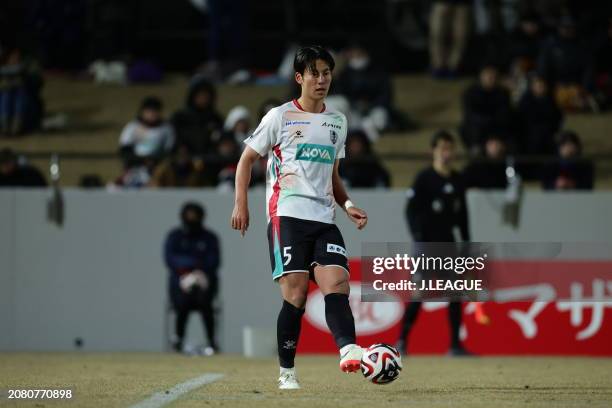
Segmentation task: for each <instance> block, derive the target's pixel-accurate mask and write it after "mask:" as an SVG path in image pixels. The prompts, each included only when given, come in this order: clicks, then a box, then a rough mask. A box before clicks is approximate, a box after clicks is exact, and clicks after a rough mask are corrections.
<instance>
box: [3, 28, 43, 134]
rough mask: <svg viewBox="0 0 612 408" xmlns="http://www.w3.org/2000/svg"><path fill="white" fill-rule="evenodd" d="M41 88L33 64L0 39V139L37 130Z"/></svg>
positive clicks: (38, 72) (41, 112) (40, 114)
mask: <svg viewBox="0 0 612 408" xmlns="http://www.w3.org/2000/svg"><path fill="white" fill-rule="evenodd" d="M0 23H1V22H0ZM42 86H43V79H42V75H41V73H40V69H39V66H38V64H37V63H36V61H34V60H33V59H32V58H30V57H28V56H24V55H23V52H22V50H21V49H20V48H19V47H14V46H9V45H7V43H6V42H2V40H1V39H0V136H3V135H4V136H17V135H21V134H23V133H27V132H30V131H33V130H36V129H38V128H40V126H41V123H42V119H43V101H42V98H41V96H40V93H41V89H42Z"/></svg>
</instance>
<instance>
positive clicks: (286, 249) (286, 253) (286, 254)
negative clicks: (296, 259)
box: [283, 246, 291, 266]
mask: <svg viewBox="0 0 612 408" xmlns="http://www.w3.org/2000/svg"><path fill="white" fill-rule="evenodd" d="M290 250H291V247H290V246H286V247H283V256H284V257H285V258H286V259H285V262H284V263H283V265H285V266H287V265H289V262H291V253H290V252H289V251H290Z"/></svg>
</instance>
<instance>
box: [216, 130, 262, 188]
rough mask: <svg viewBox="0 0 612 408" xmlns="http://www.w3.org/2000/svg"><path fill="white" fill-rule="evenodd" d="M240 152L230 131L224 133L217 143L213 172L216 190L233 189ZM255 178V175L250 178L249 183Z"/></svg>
mask: <svg viewBox="0 0 612 408" xmlns="http://www.w3.org/2000/svg"><path fill="white" fill-rule="evenodd" d="M240 153H241V151H240V145H239V144H238V141H237V140H236V138H235V137H234V135H233V134H232V133H226V134H224V135H223V136H222V137H221V139H220V140H219V142H218V143H217V163H216V164H215V167H214V168H215V170H214V174H215V179H216V185H217V189H218V190H221V191H234V184H235V180H236V170H237V168H238V160H240ZM255 180H256V178H255V177H252V178H251V185H253V183H254V182H255Z"/></svg>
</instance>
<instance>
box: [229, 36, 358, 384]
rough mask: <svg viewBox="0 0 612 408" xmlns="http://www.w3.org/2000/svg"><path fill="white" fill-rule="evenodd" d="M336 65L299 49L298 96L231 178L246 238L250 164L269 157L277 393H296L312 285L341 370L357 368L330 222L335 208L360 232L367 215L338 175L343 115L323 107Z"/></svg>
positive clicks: (319, 51)
mask: <svg viewBox="0 0 612 408" xmlns="http://www.w3.org/2000/svg"><path fill="white" fill-rule="evenodd" d="M334 65H335V63H334V59H333V57H332V56H331V54H330V53H329V52H328V51H327V50H325V49H324V48H322V47H320V46H309V47H303V48H301V49H299V50H298V51H297V53H296V55H295V59H294V62H293V66H294V70H295V80H296V82H297V83H298V84H299V86H300V87H301V96H300V97H299V98H298V99H294V100H292V101H290V102H287V103H285V104H283V105H281V106H278V107H276V108H273V109H272V110H270V111H269V112H268V113H267V114H266V115H265V116H264V117H263V119H262V120H261V123H260V124H259V126H258V127H257V129H256V130H255V132H254V133H253V134H252V136H250V137H249V138H247V139H246V140H245V143H246V147H245V150H244V152H243V154H242V157H241V158H240V162H239V163H238V169H237V173H236V200H235V206H234V210H233V213H232V219H231V224H232V228H234V229H236V230H240V233H241V234H242V235H243V236H244V234H245V232H246V231H247V229H248V227H249V209H248V200H247V188H248V185H249V179H250V175H251V167H252V166H253V163H255V162H256V161H257V160H259V158H260V156H261V157H263V156H265V155H268V171H267V175H266V179H267V183H266V185H267V187H266V198H267V206H266V213H267V217H268V243H269V247H270V262H271V264H272V279H274V280H275V281H277V282H278V283H279V285H280V290H281V294H282V297H283V306H282V308H281V310H280V313H279V315H278V323H277V340H278V355H279V362H280V377H279V380H278V384H279V388H280V389H298V388H300V386H299V383H298V380H297V377H296V373H295V368H294V360H295V353H296V348H297V343H298V338H299V335H300V327H301V321H302V315H303V314H304V306H305V304H306V295H307V291H308V283H309V280H310V279H313V280H314V281H315V282H316V283H317V285H318V286H319V288H320V290H321V291H322V292H323V294H324V295H325V319H326V321H327V325H328V326H329V329H330V331H331V332H332V334H333V336H334V340H335V342H336V345H337V346H338V348H339V350H340V369H341V370H342V371H344V372H356V371H358V370H359V369H360V361H361V356H362V354H363V350H362V349H361V347H359V346H358V345H357V344H355V322H354V320H353V314H352V312H351V308H350V306H349V299H348V295H349V271H348V261H347V253H346V248H345V245H344V239H343V238H342V235H341V234H340V231H339V230H338V227H336V225H335V224H334V218H335V207H336V203H338V205H339V206H340V207H341V208H343V209H344V210H345V211H346V214H347V216H348V217H349V219H350V220H351V221H353V222H354V223H355V224H356V225H357V228H358V229H363V228H364V227H365V226H366V223H367V221H368V217H367V214H366V213H365V211H363V210H361V209H359V208H357V207H356V206H354V205H353V203H352V202H351V201H350V200H349V197H348V195H347V193H346V191H345V189H344V186H343V184H342V181H341V179H340V176H339V175H338V162H339V159H341V158H343V157H344V144H345V140H346V133H347V122H346V117H345V116H344V115H343V114H342V113H339V112H336V111H333V110H331V109H329V108H328V107H327V106H325V97H326V96H327V92H328V91H329V87H330V85H331V81H332V72H333V70H334Z"/></svg>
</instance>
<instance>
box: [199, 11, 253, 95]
mask: <svg viewBox="0 0 612 408" xmlns="http://www.w3.org/2000/svg"><path fill="white" fill-rule="evenodd" d="M206 3H207V7H208V14H209V18H208V21H209V22H210V30H209V35H208V61H207V62H206V64H205V65H204V66H203V67H202V70H201V72H202V73H203V74H204V75H205V76H206V77H207V78H209V79H210V80H212V81H220V80H223V79H227V80H228V81H229V82H232V83H240V82H244V81H247V80H248V79H249V78H250V75H249V72H248V71H246V70H244V69H243V68H244V65H245V60H246V57H247V52H248V50H246V36H245V33H246V30H247V21H246V18H245V17H246V13H247V8H248V5H247V4H246V2H245V0H232V1H227V0H208V1H207V2H206Z"/></svg>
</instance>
